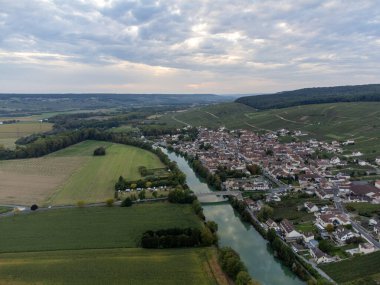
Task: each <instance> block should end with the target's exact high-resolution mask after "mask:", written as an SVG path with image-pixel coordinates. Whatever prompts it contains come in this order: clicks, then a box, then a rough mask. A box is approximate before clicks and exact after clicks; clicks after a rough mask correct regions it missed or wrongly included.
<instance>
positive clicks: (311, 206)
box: [304, 202, 319, 213]
mask: <svg viewBox="0 0 380 285" xmlns="http://www.w3.org/2000/svg"><path fill="white" fill-rule="evenodd" d="M304 207H305V208H306V211H307V212H308V213H314V212H318V210H319V208H318V207H317V206H316V205H315V204H313V203H311V202H305V203H304Z"/></svg>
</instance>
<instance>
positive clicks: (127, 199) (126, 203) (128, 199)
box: [121, 197, 133, 207]
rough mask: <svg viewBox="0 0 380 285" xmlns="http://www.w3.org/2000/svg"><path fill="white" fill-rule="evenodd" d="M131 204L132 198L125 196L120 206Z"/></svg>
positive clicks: (129, 205)
mask: <svg viewBox="0 0 380 285" xmlns="http://www.w3.org/2000/svg"><path fill="white" fill-rule="evenodd" d="M132 205H133V202H132V199H131V198H129V197H127V198H125V199H124V200H123V202H121V207H131V206H132Z"/></svg>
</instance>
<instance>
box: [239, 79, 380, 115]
mask: <svg viewBox="0 0 380 285" xmlns="http://www.w3.org/2000/svg"><path fill="white" fill-rule="evenodd" d="M374 101H377V102H379V101H380V84H369V85H354V86H336V87H318V88H304V89H298V90H294V91H284V92H279V93H275V94H268V95H258V96H247V97H241V98H238V99H237V100H236V101H235V102H238V103H242V104H245V105H248V106H251V107H253V108H256V109H260V110H265V109H279V108H286V107H292V106H299V105H309V104H321V103H337V102H374Z"/></svg>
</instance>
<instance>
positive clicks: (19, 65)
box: [0, 0, 380, 93]
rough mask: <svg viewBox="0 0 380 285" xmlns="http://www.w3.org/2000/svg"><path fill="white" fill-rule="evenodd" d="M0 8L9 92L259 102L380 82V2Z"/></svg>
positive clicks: (1, 58)
mask: <svg viewBox="0 0 380 285" xmlns="http://www.w3.org/2000/svg"><path fill="white" fill-rule="evenodd" d="M0 7H2V9H1V11H0V34H1V35H2V36H1V37H0V71H1V74H2V76H1V77H0V83H1V85H0V86H1V87H0V92H13V91H14V92H34V91H37V90H38V92H43V91H44V90H50V91H53V90H54V91H56V92H59V91H61V92H66V91H70V92H71V91H75V90H78V92H79V91H80V92H86V91H91V92H96V91H97V90H99V91H101V92H107V91H109V92H116V91H117V92H120V93H122V92H171V93H173V92H178V93H192V92H195V91H194V90H196V91H197V92H213V93H235V92H236V93H250V92H252V93H257V92H271V91H277V90H283V89H292V88H298V87H306V86H324V85H338V84H361V83H363V84H364V83H375V82H377V81H376V80H378V77H377V76H376V75H377V73H378V69H379V67H380V66H379V65H380V53H379V52H378V48H379V42H380V20H379V19H380V18H379V16H378V15H379V14H380V6H379V5H378V3H377V1H376V0H366V1H353V0H326V1H317V0H265V1H264V0H258V1H251V0H237V1H227V0H219V1H201V0H194V1H185V0H183V1H174V0H167V1H142V0H141V1H121V0H120V1H118V0H96V1H93V0H92V1H90V0H80V1H72V0H67V1H53V0H39V1H38V0H18V1H6V0H0ZM46 70H48V72H47V71H46ZM39 74H40V75H41V76H40V75H39ZM28 78H34V79H35V82H38V83H39V84H40V85H37V84H35V83H33V82H32V81H31V80H25V79H28ZM158 78H159V79H158ZM163 78H164V79H163ZM99 82H100V83H99ZM97 88H98V89H97ZM107 88H109V90H108V89H107ZM155 90H156V91H155Z"/></svg>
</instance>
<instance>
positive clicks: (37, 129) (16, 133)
mask: <svg viewBox="0 0 380 285" xmlns="http://www.w3.org/2000/svg"><path fill="white" fill-rule="evenodd" d="M8 119H13V118H8ZM0 121H1V120H0ZM52 126H53V125H52V124H49V123H40V122H19V123H15V124H4V125H0V145H3V146H5V147H8V148H14V147H15V141H16V140H17V139H19V138H21V137H24V136H28V135H31V134H34V133H41V132H46V131H50V130H51V129H52Z"/></svg>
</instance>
